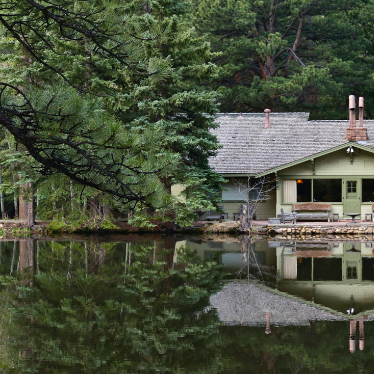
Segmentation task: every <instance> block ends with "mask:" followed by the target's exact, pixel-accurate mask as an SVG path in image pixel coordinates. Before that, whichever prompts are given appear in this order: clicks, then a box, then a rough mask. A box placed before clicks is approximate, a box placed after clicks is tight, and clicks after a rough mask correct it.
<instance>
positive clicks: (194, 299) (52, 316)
mask: <svg viewBox="0 0 374 374" xmlns="http://www.w3.org/2000/svg"><path fill="white" fill-rule="evenodd" d="M215 239H216V240H211V239H209V238H199V237H194V236H187V237H182V236H171V237H166V238H164V239H163V240H161V239H160V238H157V237H152V238H151V237H139V238H137V239H136V240H131V241H130V240H127V241H118V240H115V239H111V240H110V241H106V240H104V241H103V240H97V238H91V239H89V240H88V239H83V238H82V239H80V240H65V241H62V240H55V241H43V240H33V239H31V238H28V239H22V240H18V241H14V242H5V241H2V242H0V243H1V251H0V261H1V262H0V271H1V281H2V303H1V304H0V305H1V319H0V358H1V365H2V366H1V370H2V371H3V372H6V373H26V372H40V373H61V374H62V373H69V374H70V373H128V372H129V373H156V372H158V373H212V374H213V373H224V374H226V373H248V372H250V373H252V372H253V373H272V374H276V373H279V374H283V373H292V374H296V373H305V374H308V373H322V374H324V373H326V374H327V373H348V372H349V373H352V372H362V373H370V372H371V370H372V369H371V368H372V366H373V364H374V358H373V357H372V355H371V354H370V352H371V350H372V349H373V348H374V323H373V322H372V321H373V320H374V313H373V311H372V310H371V309H373V308H374V306H373V305H374V304H373V299H374V291H373V292H372V291H371V290H372V286H373V283H374V282H373V279H374V277H373V271H374V270H373V263H372V244H371V243H368V242H366V243H365V242H364V243H361V242H342V241H325V242H323V241H319V242H297V241H283V242H281V241H278V242H276V241H271V242H267V241H266V240H251V239H250V238H247V237H241V238H229V237H222V238H215ZM223 276H224V277H225V280H224V282H223V284H222V277H223ZM234 279H235V280H236V281H235V282H231V281H232V280H234ZM258 283H260V285H259V284H258ZM222 287H223V288H222ZM294 296H298V297H302V298H303V299H304V300H305V302H301V301H300V298H295V297H294ZM324 306H325V307H324ZM326 306H328V307H329V308H331V309H328V308H326ZM212 307H213V308H212ZM347 310H349V314H348V313H347ZM339 311H340V312H339ZM352 314H353V315H352ZM349 352H351V354H347V353H349ZM1 370H0V372H1Z"/></svg>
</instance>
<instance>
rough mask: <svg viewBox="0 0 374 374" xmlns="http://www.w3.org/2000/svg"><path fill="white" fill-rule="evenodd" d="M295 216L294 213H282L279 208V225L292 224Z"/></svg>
mask: <svg viewBox="0 0 374 374" xmlns="http://www.w3.org/2000/svg"><path fill="white" fill-rule="evenodd" d="M295 216H296V213H284V210H283V208H281V217H280V218H281V223H286V222H292V223H293V224H294V223H295Z"/></svg>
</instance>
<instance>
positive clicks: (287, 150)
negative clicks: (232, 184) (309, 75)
mask: <svg viewBox="0 0 374 374" xmlns="http://www.w3.org/2000/svg"><path fill="white" fill-rule="evenodd" d="M308 119H309V113H270V126H271V127H270V128H264V126H265V114H264V113H243V114H242V115H241V114H239V113H228V114H225V113H220V114H219V115H218V117H217V120H216V121H217V122H218V123H219V125H220V126H219V127H218V128H217V129H215V130H213V133H214V134H216V135H217V138H218V141H219V142H220V143H221V144H222V145H223V148H221V149H220V150H219V151H218V154H217V156H216V157H212V158H211V159H210V165H211V166H212V167H213V168H214V169H215V170H216V171H217V172H219V173H221V174H250V175H259V174H261V175H264V174H267V173H268V172H269V173H270V172H272V171H274V169H277V168H281V167H282V166H283V165H285V166H286V165H288V164H292V163H293V162H297V161H298V160H300V161H302V160H303V159H305V158H308V157H310V158H313V157H314V156H319V154H320V153H323V152H325V151H328V150H334V149H336V148H337V147H339V146H343V145H346V144H348V143H349V142H347V141H346V128H347V127H349V121H348V120H346V121H343V120H336V121H333V120H320V121H308ZM364 127H366V128H367V136H368V141H367V143H366V144H364V145H362V144H360V148H364V149H365V148H366V149H368V150H374V120H365V121H364Z"/></svg>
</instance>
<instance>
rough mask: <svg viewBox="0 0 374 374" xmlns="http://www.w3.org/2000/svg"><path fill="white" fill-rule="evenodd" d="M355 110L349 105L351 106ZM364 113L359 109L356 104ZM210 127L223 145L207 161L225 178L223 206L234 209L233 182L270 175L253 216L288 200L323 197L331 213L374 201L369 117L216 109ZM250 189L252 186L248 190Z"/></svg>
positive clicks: (237, 199)
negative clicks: (268, 193)
mask: <svg viewBox="0 0 374 374" xmlns="http://www.w3.org/2000/svg"><path fill="white" fill-rule="evenodd" d="M350 113H354V110H353V109H352V110H350ZM360 113H362V115H361V118H363V108H362V109H361V108H360ZM217 121H218V122H219V124H220V126H219V128H217V129H216V130H215V131H214V132H215V134H216V135H217V137H218V140H219V142H220V143H221V144H222V145H223V148H222V149H220V150H219V151H218V155H217V156H216V157H214V158H212V159H211V160H210V163H211V166H212V167H213V168H215V170H217V171H218V172H219V173H221V174H222V175H223V176H224V177H225V178H226V179H227V180H228V182H227V184H226V185H225V188H226V191H223V193H222V199H223V201H224V204H223V205H224V210H225V211H226V212H228V213H229V218H232V213H235V212H239V207H240V204H241V203H243V197H242V196H241V195H240V193H239V192H238V189H237V187H236V181H239V180H243V179H244V180H246V178H247V177H248V176H250V177H251V178H252V179H253V180H254V179H256V178H260V177H263V176H269V177H270V179H272V180H273V182H271V184H274V186H276V190H275V191H273V192H272V199H270V200H267V201H264V202H263V203H261V204H260V206H259V208H258V210H257V218H260V219H264V218H268V217H275V215H276V214H277V213H280V209H281V208H282V207H283V208H284V211H285V212H290V211H291V206H292V204H293V203H298V202H299V203H302V202H328V203H331V204H332V211H331V213H339V214H340V217H342V216H343V214H345V213H352V212H355V213H356V212H360V213H361V214H364V213H369V212H371V205H372V203H373V202H374V177H373V175H374V120H365V121H363V120H360V121H359V122H358V123H357V124H356V121H355V120H354V119H353V117H352V119H351V121H344V120H341V121H340V120H339V121H332V120H327V121H320V120H319V121H309V114H308V113H270V127H265V114H262V113H251V114H232V113H230V114H227V115H226V114H220V115H219V116H218V119H217ZM252 193H253V191H252Z"/></svg>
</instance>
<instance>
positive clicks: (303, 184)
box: [296, 179, 312, 203]
mask: <svg viewBox="0 0 374 374" xmlns="http://www.w3.org/2000/svg"><path fill="white" fill-rule="evenodd" d="M296 188H297V202H298V203H303V202H309V201H312V180H311V179H297V180H296Z"/></svg>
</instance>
